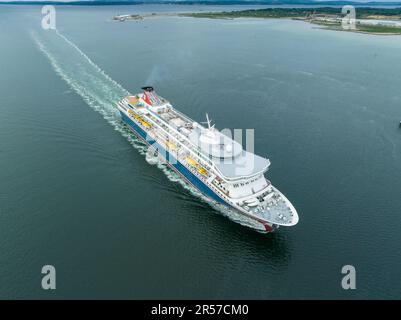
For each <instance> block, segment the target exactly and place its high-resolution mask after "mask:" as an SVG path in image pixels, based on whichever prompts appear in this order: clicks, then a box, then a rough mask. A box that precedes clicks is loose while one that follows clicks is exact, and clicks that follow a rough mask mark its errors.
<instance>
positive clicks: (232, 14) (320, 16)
mask: <svg viewBox="0 0 401 320" xmlns="http://www.w3.org/2000/svg"><path fill="white" fill-rule="evenodd" d="M180 16H185V17H193V18H209V19H236V18H261V19H280V18H289V19H294V20H302V21H305V22H309V23H312V24H316V25H319V26H321V27H323V28H326V29H330V30H337V31H348V32H358V33H369V34H377V35H398V34H401V8H392V9H390V8H372V7H359V8H358V9H357V10H356V19H355V25H354V28H343V27H342V20H343V18H344V17H345V14H342V13H341V9H340V8H333V7H318V8H285V7H284V8H283V7H282V8H267V9H255V10H241V11H223V12H196V13H182V14H180Z"/></svg>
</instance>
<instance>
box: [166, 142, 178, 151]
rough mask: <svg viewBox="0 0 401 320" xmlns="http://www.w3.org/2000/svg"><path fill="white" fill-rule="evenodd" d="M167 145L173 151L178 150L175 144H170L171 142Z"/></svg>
mask: <svg viewBox="0 0 401 320" xmlns="http://www.w3.org/2000/svg"><path fill="white" fill-rule="evenodd" d="M166 145H167V147H168V148H169V149H171V150H177V146H176V145H175V144H174V143H172V142H170V141H167V142H166Z"/></svg>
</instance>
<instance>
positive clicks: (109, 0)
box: [0, 0, 401, 7]
mask: <svg viewBox="0 0 401 320" xmlns="http://www.w3.org/2000/svg"><path fill="white" fill-rule="evenodd" d="M2 4H3V5H4V4H6V5H46V4H52V5H64V6H65V5H68V6H71V5H77V6H80V5H81V6H111V5H148V4H172V5H221V6H223V5H227V6H230V5H244V6H249V5H266V6H268V5H269V6H281V5H286V6H291V5H292V6H294V7H296V6H302V5H305V6H313V5H314V6H320V7H321V6H330V7H333V6H343V5H353V6H357V7H361V6H364V7H377V6H378V7H386V6H389V7H401V2H377V1H370V2H362V3H361V2H356V1H335V0H334V1H311V0H266V1H257V0H255V1H252V0H250V1H238V0H237V1H235V0H233V1H230V0H229V1H222V0H216V1H214V0H200V1H195V0H194V1H192V0H188V1H187V0H182V1H171V0H165V1H163V0H155V1H152V0H150V1H136V0H133V1H131V0H126V1H124V0H119V1H118V0H116V1H113V0H106V1H102V0H93V1H91V0H89V1H57V0H56V1H0V5H2Z"/></svg>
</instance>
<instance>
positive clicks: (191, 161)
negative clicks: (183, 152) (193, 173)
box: [185, 157, 199, 167]
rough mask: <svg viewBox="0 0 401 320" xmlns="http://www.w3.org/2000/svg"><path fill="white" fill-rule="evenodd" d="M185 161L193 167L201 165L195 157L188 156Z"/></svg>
mask: <svg viewBox="0 0 401 320" xmlns="http://www.w3.org/2000/svg"><path fill="white" fill-rule="evenodd" d="M185 161H186V162H187V163H188V164H189V165H190V166H192V167H197V166H198V165H199V163H197V162H196V161H195V160H194V159H192V158H191V157H186V158H185Z"/></svg>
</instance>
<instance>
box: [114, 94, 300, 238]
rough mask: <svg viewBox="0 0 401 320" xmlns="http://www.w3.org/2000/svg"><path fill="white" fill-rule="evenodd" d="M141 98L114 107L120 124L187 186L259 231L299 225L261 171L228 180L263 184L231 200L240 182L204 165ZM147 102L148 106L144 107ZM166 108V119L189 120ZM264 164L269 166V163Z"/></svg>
mask: <svg viewBox="0 0 401 320" xmlns="http://www.w3.org/2000/svg"><path fill="white" fill-rule="evenodd" d="M145 94H146V93H145ZM140 97H141V96H140V95H137V96H136V97H127V98H125V99H123V100H122V101H120V102H119V103H118V104H117V106H118V109H119V111H120V113H121V116H122V119H123V121H124V122H125V123H126V124H127V125H128V126H129V128H130V129H131V130H132V131H133V132H134V133H135V134H136V135H137V136H138V137H139V138H141V139H142V140H143V141H145V143H146V144H148V145H149V148H150V150H152V151H153V152H155V153H157V155H158V156H159V157H160V158H162V159H163V160H164V162H165V163H166V164H167V165H169V166H170V167H171V168H172V169H173V170H174V171H176V172H177V173H178V174H179V175H180V176H182V177H183V178H184V179H185V181H186V182H187V183H189V184H190V185H192V186H193V187H194V188H195V189H197V190H198V191H199V192H201V193H202V194H204V195H205V196H206V197H208V198H210V199H211V200H213V201H216V202H218V203H220V204H223V205H225V206H227V207H228V208H230V209H235V211H236V212H237V213H239V214H241V215H243V216H244V217H247V218H248V219H251V220H252V221H254V222H255V223H256V224H258V225H260V228H258V229H259V230H263V231H265V232H272V231H274V230H275V229H277V228H278V226H280V225H284V226H292V225H295V224H296V223H297V222H298V215H297V212H296V210H295V208H294V207H293V205H292V204H291V203H290V201H289V200H288V199H287V198H286V197H285V196H284V195H283V194H282V193H281V192H280V191H278V190H277V189H276V188H275V187H273V186H272V185H271V184H270V182H269V181H267V180H265V178H264V176H263V174H262V175H260V172H256V173H254V174H253V177H252V175H251V177H249V178H248V177H247V178H243V177H237V176H233V177H230V178H231V179H233V181H234V182H236V181H237V180H238V179H241V180H238V181H243V182H241V185H242V184H246V185H248V183H249V182H248V181H250V182H252V183H254V184H255V183H259V185H260V183H261V182H263V181H264V182H265V183H264V184H263V186H262V187H263V188H261V190H258V191H257V192H254V189H253V188H252V194H251V195H250V196H245V197H241V194H240V196H238V192H237V196H235V197H230V195H235V191H236V190H234V186H236V185H238V187H237V188H239V183H231V182H230V178H225V176H224V175H223V174H221V172H219V171H220V170H219V168H218V167H217V166H214V165H213V164H214V163H212V162H211V161H209V162H208V163H206V162H205V161H207V159H206V158H205V157H202V156H201V155H200V152H199V151H200V150H198V149H194V148H191V144H190V143H188V141H185V139H184V138H185V136H183V135H182V134H180V132H179V131H178V130H175V129H174V128H171V127H170V126H169V124H168V123H167V122H165V121H164V119H162V118H161V119H160V120H159V118H158V117H159V115H158V113H157V111H158V110H157V109H155V110H156V112H152V109H151V108H152V104H151V102H150V101H149V98H148V97H147V96H145V97H144V98H143V99H141V98H140ZM163 101H165V100H163ZM146 102H148V103H149V105H150V106H151V107H149V108H146V107H147V103H146ZM162 106H163V105H162ZM167 106H168V109H166V110H168V111H167V112H170V114H169V116H171V115H174V116H176V115H178V117H177V118H181V117H182V118H183V119H184V120H188V119H189V118H187V117H185V116H184V115H182V114H181V113H178V111H176V110H174V109H173V108H172V107H171V105H169V104H168V105H167ZM157 107H159V105H158V106H157ZM163 110H164V109H163ZM159 114H160V111H159ZM177 118H172V120H174V119H177ZM176 122H177V121H176ZM194 124H195V123H194ZM173 129H174V130H173ZM202 130H203V129H202ZM187 131H188V130H187ZM194 151H195V152H194ZM197 155H198V156H199V157H197ZM209 158H212V157H209ZM205 159H206V160H205ZM266 163H267V164H270V162H266ZM220 168H221V170H223V169H224V170H226V169H227V168H225V167H221V166H220ZM264 170H265V169H264ZM226 171H227V170H226ZM255 176H257V178H255ZM261 176H262V177H263V178H262V177H261ZM234 179H236V180H234ZM262 180H263V181H262ZM252 183H250V185H252ZM230 188H231V189H230Z"/></svg>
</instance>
